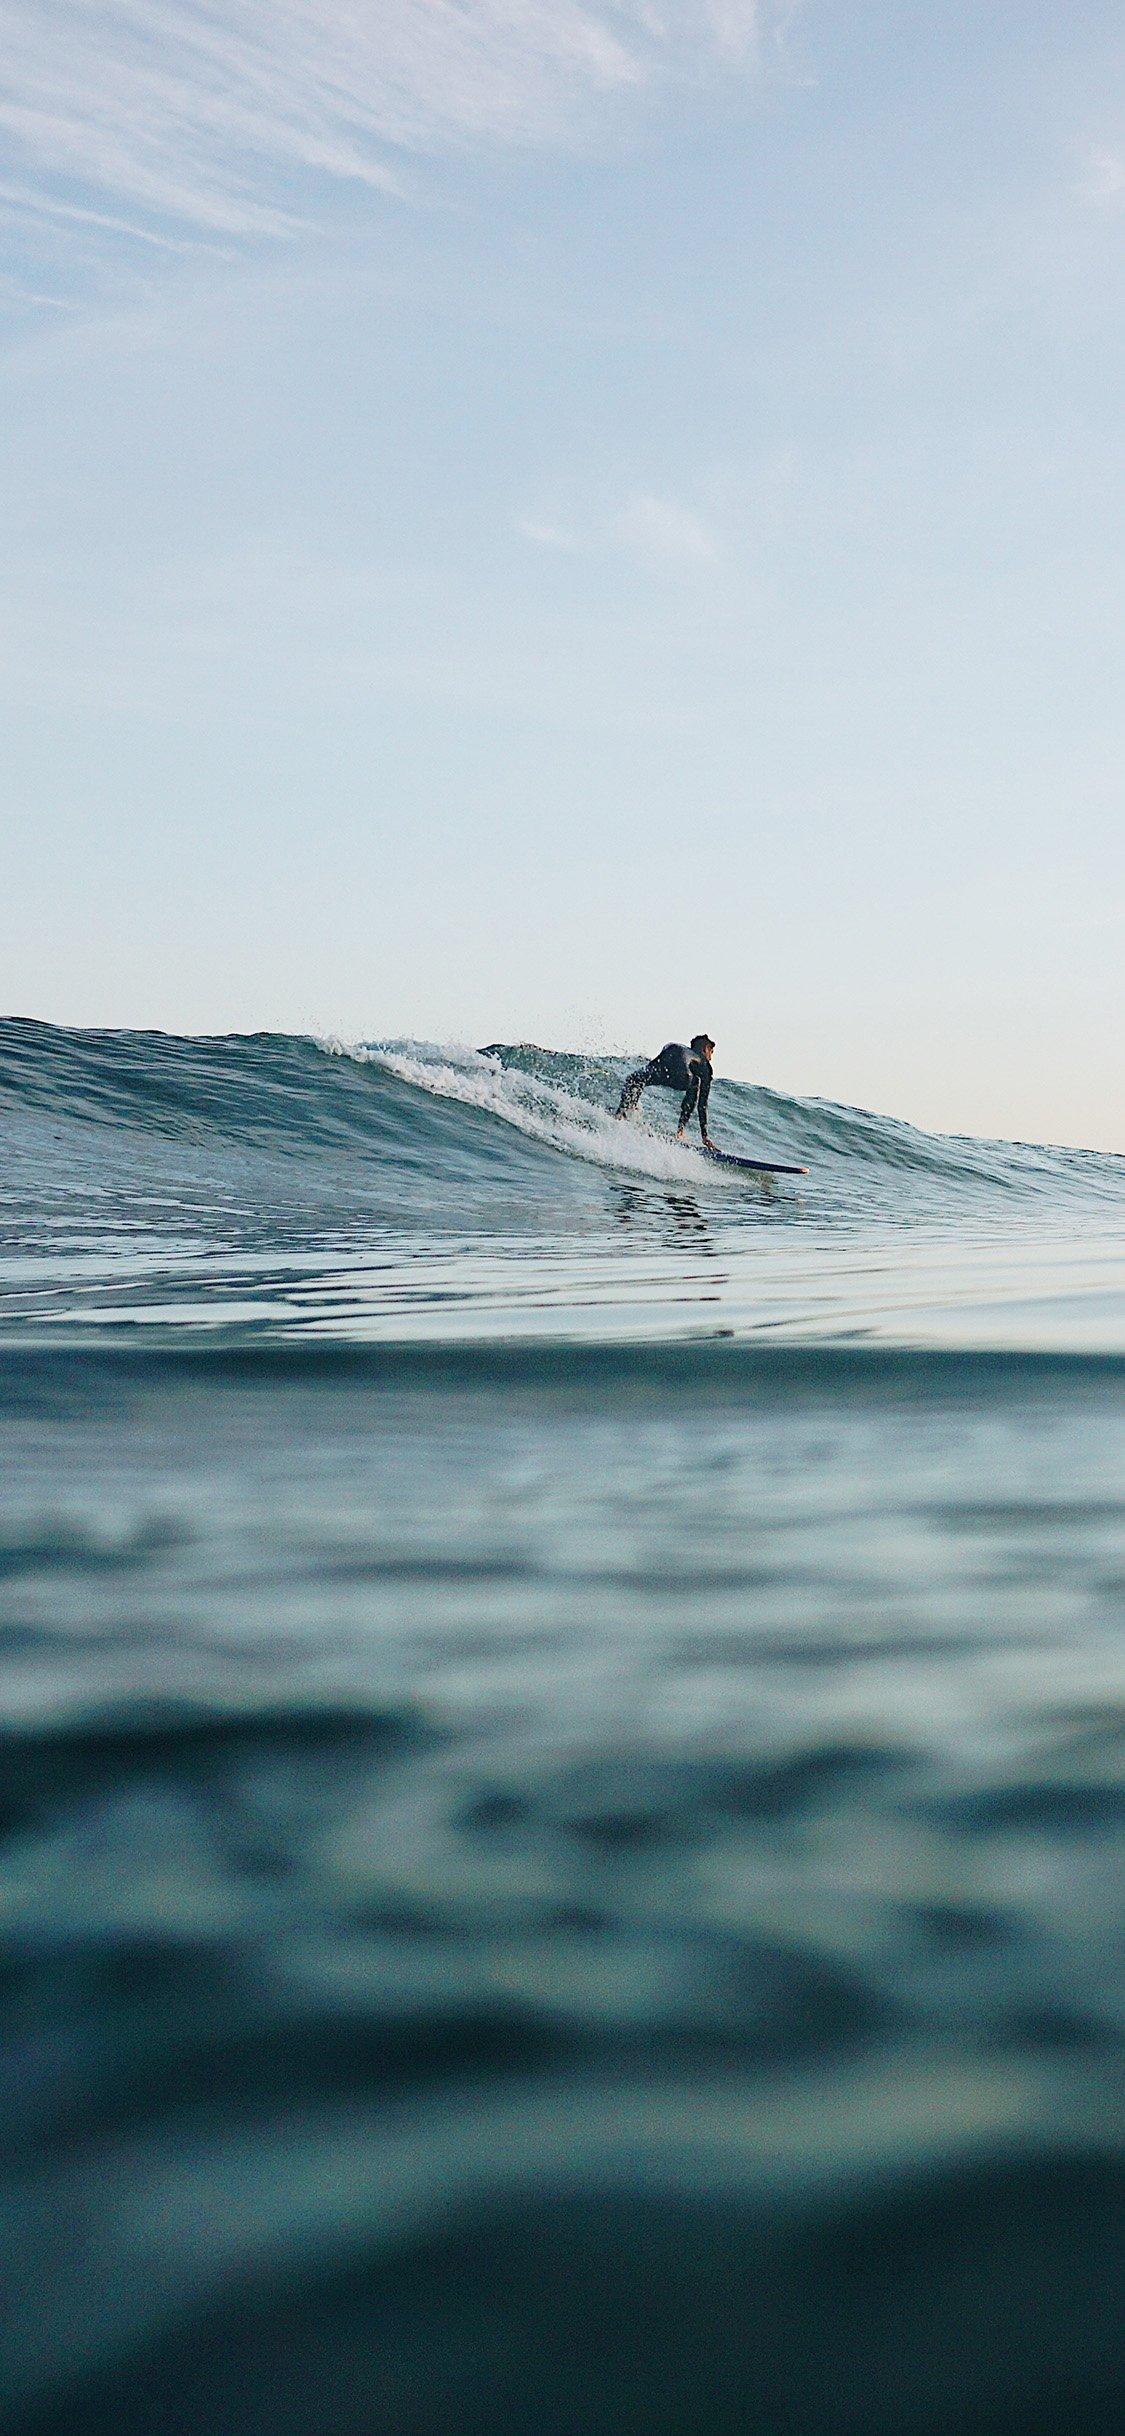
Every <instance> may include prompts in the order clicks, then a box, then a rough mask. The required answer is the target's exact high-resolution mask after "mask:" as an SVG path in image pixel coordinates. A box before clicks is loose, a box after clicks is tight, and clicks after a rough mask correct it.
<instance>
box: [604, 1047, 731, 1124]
mask: <svg viewBox="0 0 1125 2436" xmlns="http://www.w3.org/2000/svg"><path fill="white" fill-rule="evenodd" d="M649 1083H659V1085H660V1087H661V1089H662V1090H664V1091H682V1092H683V1095H684V1099H683V1106H682V1108H681V1109H680V1126H681V1129H682V1128H683V1127H684V1126H685V1125H686V1124H687V1121H688V1118H689V1117H690V1116H691V1114H692V1112H693V1110H694V1109H695V1108H696V1107H698V1109H699V1130H700V1133H701V1134H702V1136H703V1139H704V1141H706V1139H707V1102H708V1099H709V1097H710V1093H711V1060H710V1058H709V1057H705V1056H704V1055H703V1052H702V1050H701V1049H685V1048H684V1046H683V1043H682V1042H681V1041H678V1040H666V1041H665V1043H664V1047H663V1048H662V1050H661V1052H660V1055H659V1057H650V1059H649V1061H648V1064H647V1066H638V1068H637V1071H636V1073H635V1074H631V1075H630V1076H629V1079H628V1081H627V1083H626V1085H625V1088H624V1090H623V1092H622V1094H621V1101H620V1105H619V1107H618V1111H617V1113H618V1116H628V1115H629V1114H630V1113H631V1111H632V1110H633V1109H634V1108H635V1107H636V1106H637V1103H638V1101H639V1099H640V1096H641V1093H642V1091H644V1090H645V1088H646V1087H647V1085H648V1084H649Z"/></svg>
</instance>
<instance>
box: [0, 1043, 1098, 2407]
mask: <svg viewBox="0 0 1125 2436" xmlns="http://www.w3.org/2000/svg"><path fill="white" fill-rule="evenodd" d="M625 1070H626V1069H625V1065H624V1064H623V1063H622V1062H620V1061H613V1060H597V1059H591V1058H582V1057H577V1056H568V1055H564V1054H555V1053H549V1052H546V1051H543V1050H539V1049H533V1048H527V1047H516V1046H504V1045H500V1044H494V1045H492V1046H491V1047H489V1048H488V1049H486V1050H485V1051H483V1052H482V1051H479V1050H470V1049H463V1050H450V1049H440V1048H432V1047H427V1046H425V1045H423V1044H418V1043H411V1042H393V1043H383V1044H364V1045H359V1046H353V1047H350V1048H345V1047H343V1046H341V1045H340V1044H324V1043H316V1042H312V1041H307V1040H298V1039H282V1038H277V1037H273V1036H266V1035H261V1036H257V1037H254V1038H245V1039H227V1040H217V1041H198V1040H177V1039H172V1038H168V1037H165V1036H162V1035H150V1034H137V1033H121V1034H111V1033H89V1032H86V1033H78V1032H67V1031H61V1030H55V1029H52V1028H51V1027H48V1026H44V1025H39V1024H33V1023H28V1022H17V1021H10V1022H6V1023H4V1024H0V1140H2V1147H3V1161H2V1167H0V1929H2V1935H0V2142H2V2145H3V2152H4V2162H3V2172H2V2176H0V2228H2V2230H0V2240H2V2243H3V2250H4V2263H3V2271H2V2279H0V2280H2V2288H3V2293H4V2303H3V2307H2V2308H0V2425H2V2426H3V2428H4V2429H5V2430H11V2431H20V2436H48V2431H50V2436H56V2432H57V2436H63V2431H67V2436H71V2432H75V2436H111V2431H113V2432H114V2436H116V2432H118V2431H121V2432H122V2436H173V2432H175V2436H204V2432H205V2431H206V2436H212V2432H213V2431H224V2432H225V2431H226V2430H228V2429H230V2430H234V2429H238V2430H239V2431H247V2432H248V2436H259V2432H260V2436H267V2431H268V2432H269V2436H279V2432H280V2436H368V2432H369V2431H372V2432H374V2431H377V2432H379V2436H382V2431H387V2432H388V2436H491V2432H492V2431H493V2430H498V2429H501V2428H503V2429H506V2430H510V2431H514V2432H515V2436H587V2432H589V2436H633V2432H634V2431H635V2432H636V2436H757V2432H758V2431H761V2436H782V2432H783V2431H790V2430H792V2431H794V2432H795V2436H796V2432H800V2436H861V2432H862V2436H868V2432H871V2436H949V2432H950V2431H953V2430H956V2431H957V2436H1048V2431H1050V2432H1051V2436H1054V2432H1055V2431H1057V2430H1066V2431H1068V2436H1082V2432H1089V2436H1095V2432H1096V2436H1109V2431H1110V2430H1111V2429H1112V2430H1114V2431H1115V2430H1116V2429H1117V2427H1118V2426H1119V2425H1120V2424H1121V2420H1122V2415H1123V2404H1125V2395H1123V2392H1122V2375H1121V2361H1122V2356H1123V2354H1122V2342H1121V2336H1122V2324H1121V2303H1120V2294H1121V2290H1122V2275H1121V2269H1122V2266H1123V2265H1125V2257H1123V2245H1122V2239H1121V2234H1122V2216H1121V2196H1122V2177H1121V2148H1122V2141H1121V2134H1122V2118H1121V2089H1122V2077H1121V2063H1122V2032H1123V2012H1125V2004H1123V1995H1125V1982H1123V1973H1122V1938H1121V1928H1122V1901H1121V1889H1122V1883H1123V1875H1125V1873H1123V1871H1122V1840H1123V1830H1125V1772H1123V1770H1122V1764H1121V1763H1122V1750H1123V1743H1125V1734H1123V1721H1125V1676H1123V1667H1122V1622H1123V1611H1125V1394H1123V1390H1125V1260H1123V1254H1125V1161H1122V1160H1120V1159H1113V1158H1111V1157H1107V1156H1104V1155H1101V1154H1095V1153H1092V1152H1080V1151H1072V1150H1059V1149H1052V1148H1051V1147H1049V1146H1043V1147H1038V1146H1031V1145H1015V1144H1010V1143H999V1142H984V1141H977V1140H969V1139H952V1138H949V1137H935V1136H933V1135H929V1134H926V1133H924V1132H921V1131H919V1130H917V1129H915V1128H913V1127H911V1126H910V1125H908V1124H905V1123H902V1122H900V1121H892V1120H890V1119H886V1118H881V1117H878V1116H875V1115H871V1114H868V1113H865V1112H863V1111H860V1110H855V1109H844V1108H839V1107H836V1106H833V1105H832V1104H830V1103H827V1102H824V1101H818V1100H797V1099H790V1098H785V1097H783V1096H781V1095H779V1094H776V1093H773V1092H771V1091H769V1090H766V1089H761V1088H751V1087H749V1086H747V1085H743V1084H738V1083H734V1082H731V1081H729V1080H727V1078H725V1077H722V1076H720V1077H719V1079H718V1080H717V1082H716V1085H715V1089H714V1093H713V1095H712V1111H711V1114H712V1126H713V1130H714V1133H715V1135H716V1138H717V1139H719V1140H721V1141H722V1142H723V1143H724V1144H726V1145H727V1146H729V1147H730V1148H732V1149H737V1150H742V1151H743V1152H745V1153H746V1154H748V1155H752V1156H759V1157H764V1158H769V1157H771V1156H772V1157H775V1158H777V1159H778V1160H779V1161H783V1162H796V1163H800V1164H805V1165H807V1166H808V1169H809V1174H808V1176H807V1177H806V1178H803V1179H788V1178H786V1179H780V1178H779V1179H777V1180H776V1181H774V1182H770V1181H769V1180H765V1181H758V1180H748V1179H745V1178H736V1177H734V1176H730V1175H724V1174H722V1173H721V1172H717V1171H715V1170H714V1169H711V1168H709V1167H708V1166H707V1164H706V1163H705V1162H704V1161H703V1159H702V1158H701V1157H700V1156H699V1154H698V1153H697V1152H695V1151H692V1150H691V1149H689V1148H687V1147H685V1146H677V1145H676V1144H675V1142H674V1141H673V1140H672V1139H671V1138H670V1137H671V1130H672V1125H673V1122H674V1116H675V1104H674V1102H673V1101H672V1100H671V1099H668V1098H665V1099H664V1103H663V1105H662V1104H661V1095H657V1094H655V1093H653V1094H650V1095H649V1097H648V1099H646V1102H645V1108H644V1122H643V1123H642V1124H639V1125H637V1124H631V1125H618V1124H616V1123H615V1122H614V1121H613V1118H612V1114H611V1111H612V1109H613V1106H614V1105H615V1102H616V1097H617V1093H618V1091H619V1089H620V1084H621V1079H622V1076H623V1074H624V1072H625Z"/></svg>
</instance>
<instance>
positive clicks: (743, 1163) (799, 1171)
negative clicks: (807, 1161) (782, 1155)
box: [703, 1142, 809, 1176]
mask: <svg viewBox="0 0 1125 2436" xmlns="http://www.w3.org/2000/svg"><path fill="white" fill-rule="evenodd" d="M703 1156H704V1158H705V1159H715V1160H717V1161H718V1164H719V1166H720V1167H742V1168H745V1170H746V1173H747V1175H750V1176H807V1175H808V1172H809V1171H808V1168H807V1167H779V1166H778V1164H777V1162H776V1161H775V1160H773V1159H740V1158H739V1157H738V1156H737V1154H736V1153H735V1152H734V1151H733V1150H713V1149H712V1147H711V1144H710V1143H709V1142H704V1144H703Z"/></svg>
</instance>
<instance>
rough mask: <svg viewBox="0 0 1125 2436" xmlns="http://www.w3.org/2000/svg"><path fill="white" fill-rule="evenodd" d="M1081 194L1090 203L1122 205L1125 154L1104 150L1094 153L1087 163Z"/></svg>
mask: <svg viewBox="0 0 1125 2436" xmlns="http://www.w3.org/2000/svg"><path fill="white" fill-rule="evenodd" d="M1081 192H1082V193H1083V194H1084V196H1085V198H1086V201H1087V202H1088V203H1120V201H1121V199H1122V197H1123V196H1125V152H1110V151H1108V150H1106V149H1104V148H1101V149H1099V150H1098V151H1096V152H1092V153H1091V154H1090V156H1089V159H1088V160H1087V163H1086V174H1085V176H1084V177H1083V180H1082V185H1081Z"/></svg>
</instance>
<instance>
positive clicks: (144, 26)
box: [0, 0, 779, 239]
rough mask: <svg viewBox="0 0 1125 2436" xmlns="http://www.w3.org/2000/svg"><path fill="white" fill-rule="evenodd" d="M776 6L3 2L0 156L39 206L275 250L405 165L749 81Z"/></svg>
mask: <svg viewBox="0 0 1125 2436" xmlns="http://www.w3.org/2000/svg"><path fill="white" fill-rule="evenodd" d="M778 5H779V0H664V5H662V6H657V5H653V4H652V0H585V4H583V0H472V4H471V5H466V0H218V5H216V4H215V0H99V4H98V5H94V4H93V0H8V6H7V10H6V17H7V23H6V28H5V34H4V40H3V44H2V46H0V137H3V138H6V141H7V146H8V148H9V152H10V155H11V163H12V167H13V173H14V174H15V175H16V176H17V177H18V180H19V183H20V185H21V187H24V188H26V187H29V186H30V187H33V188H34V190H35V192H36V193H37V195H38V197H39V200H40V203H41V205H43V206H47V205H49V204H50V202H51V201H52V200H53V201H54V203H55V204H56V207H59V206H65V205H66V204H68V203H69V204H78V205H81V204H83V203H85V202H86V201H87V200H88V199H89V198H90V197H91V196H92V197H93V198H94V200H95V201H96V202H98V203H99V204H101V205H105V206H107V207H108V209H109V212H110V213H111V214H112V212H113V211H114V210H116V212H117V213H119V214H120V213H122V212H124V213H126V214H127V215H128V216H130V217H131V218H133V219H136V218H137V217H138V216H139V217H140V219H141V220H142V221H155V222H157V223H158V224H160V225H166V224H168V223H169V222H170V223H172V224H174V225H175V224H179V225H180V226H181V227H183V228H187V229H189V230H191V231H194V232H198V233H199V234H200V235H203V236H206V235H208V234H209V235H211V236H212V237H214V236H220V237H222V236H226V237H231V238H235V239H247V238H255V237H259V238H260V237H271V236H279V235H283V234H284V233H286V231H289V230H292V229H293V228H294V227H295V226H299V225H300V224H301V222H302V220H303V219H304V218H305V217H306V216H307V213H306V205H307V201H308V192H309V191H310V190H311V192H312V193H313V194H314V195H319V194H321V193H322V191H323V188H324V185H325V184H327V185H328V186H329V187H332V186H339V185H343V184H351V185H359V186H366V187H373V188H377V189H384V190H388V189H389V190H392V191H394V190H396V189H398V187H399V185H400V171H401V164H402V159H403V156H404V155H409V154H416V153H427V152H430V153H432V152H436V151H439V150H442V149H449V148H451V147H461V146H464V145H465V144H467V143H471V142H478V141H482V140H484V141H489V142H492V143H509V144H511V143H516V144H526V143H533V142H540V141H557V140H559V139H565V138H566V137H568V136H571V135H573V134H574V133H575V132H577V131H580V130H581V128H582V127H583V126H584V125H586V124H588V123H589V122H590V120H591V117H592V115H593V114H594V113H595V112H596V111H598V110H599V109H604V107H605V105H606V104H607V102H608V103H614V102H620V101H621V100H622V99H623V98H628V97H630V96H637V95H643V94H644V93H646V92H650V91H653V90H657V89H659V88H660V86H661V85H666V84H668V83H671V82H675V81H676V80H679V79H684V78H687V79H689V80H692V81H695V80H697V79H698V78H699V76H700V75H701V74H704V73H707V72H718V73H728V74H729V73H731V72H732V71H739V72H745V70H746V68H747V64H748V62H749V61H750V59H751V57H752V55H753V53H754V51H755V48H756V44H757V40H758V36H759V33H760V28H761V23H762V18H763V15H769V16H772V15H774V14H775V13H776V10H777V6H778Z"/></svg>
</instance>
